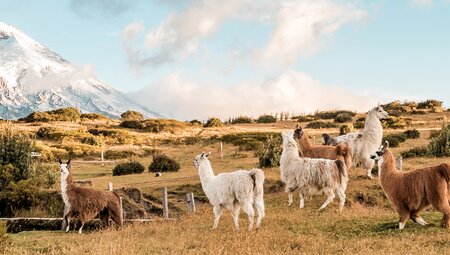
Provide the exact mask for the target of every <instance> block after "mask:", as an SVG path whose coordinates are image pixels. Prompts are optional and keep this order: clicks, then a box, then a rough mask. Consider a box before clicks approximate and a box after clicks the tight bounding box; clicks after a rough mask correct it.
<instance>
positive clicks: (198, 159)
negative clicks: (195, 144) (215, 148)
mask: <svg viewBox="0 0 450 255" xmlns="http://www.w3.org/2000/svg"><path fill="white" fill-rule="evenodd" d="M210 155H211V152H208V153H205V152H202V153H201V154H199V155H197V156H196V157H195V159H194V162H193V163H194V166H195V167H197V168H198V167H199V166H200V163H201V162H202V161H203V160H208V157H209V156H210Z"/></svg>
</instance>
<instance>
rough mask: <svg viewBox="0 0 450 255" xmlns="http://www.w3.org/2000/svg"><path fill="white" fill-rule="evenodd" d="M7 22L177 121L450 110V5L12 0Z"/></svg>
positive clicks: (4, 4)
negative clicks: (420, 106) (396, 105)
mask: <svg viewBox="0 0 450 255" xmlns="http://www.w3.org/2000/svg"><path fill="white" fill-rule="evenodd" d="M0 13H2V15H1V21H2V22H5V23H8V24H10V25H13V26H15V27H17V28H19V29H20V30H22V31H23V32H25V33H26V34H28V35H29V36H30V37H32V38H34V39H36V40H37V41H39V42H41V43H42V44H44V45H46V46H47V47H49V48H50V49H52V50H53V51H55V52H57V53H58V54H60V55H61V56H63V57H64V58H66V59H67V60H69V61H70V62H72V63H74V64H75V65H77V66H79V67H83V66H85V65H91V66H92V67H93V68H94V71H95V73H96V76H97V77H98V78H99V79H101V80H104V81H106V82H108V83H109V84H111V85H112V86H114V87H116V88H118V89H119V90H122V91H124V92H128V93H130V95H132V96H133V98H135V99H136V100H137V101H139V102H140V103H142V104H145V105H146V106H148V107H149V108H151V109H154V110H157V111H160V112H162V113H165V114H168V115H169V116H173V117H176V118H185V119H187V118H193V117H199V118H204V117H206V116H210V115H214V114H215V115H219V116H222V117H226V116H232V115H236V114H239V113H244V114H249V115H256V114H259V113H264V112H276V111H291V112H308V111H314V110H317V109H325V108H353V109H356V110H366V109H367V108H369V107H371V105H373V104H376V103H377V102H385V101H388V100H393V99H401V100H404V99H417V100H421V99H427V98H437V99H440V100H443V101H445V104H446V105H447V106H448V105H449V104H448V103H449V102H450V93H449V88H450V75H449V72H448V67H449V66H450V33H449V32H448V25H449V24H450V15H449V14H450V1H447V0H435V1H430V0H414V1H406V0H405V1H344V0H336V1H334V0H317V1H310V0H290V1H275V0H258V1H253V0H241V1H234V0H230V1H229V4H227V5H226V6H224V5H223V4H222V2H221V1H217V0H211V1H206V2H203V1H195V0H192V1H190V0H185V1H181V0H180V1H178V0H170V1H162V0H154V1H144V0H131V1H120V0H92V1H89V0H61V1H51V0H42V1H37V0H36V1H12V0H11V1H9V0H1V4H0ZM252 96H253V97H254V98H253V97H252ZM250 100H251V101H255V102H254V103H252V104H251V106H249V101H250ZM256 101H262V102H256ZM325 101H327V102H325ZM328 101H330V102H328Z"/></svg>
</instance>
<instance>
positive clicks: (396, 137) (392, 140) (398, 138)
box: [383, 133, 407, 148]
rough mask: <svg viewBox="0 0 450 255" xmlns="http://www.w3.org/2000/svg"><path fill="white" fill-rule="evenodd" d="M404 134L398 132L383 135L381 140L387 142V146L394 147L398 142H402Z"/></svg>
mask: <svg viewBox="0 0 450 255" xmlns="http://www.w3.org/2000/svg"><path fill="white" fill-rule="evenodd" d="M406 138H407V137H406V135H405V134H404V133H398V134H389V135H387V136H385V137H383V141H388V142H389V147H392V148H395V147H398V146H399V145H400V143H403V142H404V141H406Z"/></svg>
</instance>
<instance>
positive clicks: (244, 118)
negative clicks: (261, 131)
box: [231, 116, 253, 124]
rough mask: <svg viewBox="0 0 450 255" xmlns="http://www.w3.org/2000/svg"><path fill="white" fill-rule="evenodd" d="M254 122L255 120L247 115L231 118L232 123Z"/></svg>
mask: <svg viewBox="0 0 450 255" xmlns="http://www.w3.org/2000/svg"><path fill="white" fill-rule="evenodd" d="M252 122H253V120H252V118H250V117H247V116H239V117H237V118H233V119H232V120H231V124H248V123H252Z"/></svg>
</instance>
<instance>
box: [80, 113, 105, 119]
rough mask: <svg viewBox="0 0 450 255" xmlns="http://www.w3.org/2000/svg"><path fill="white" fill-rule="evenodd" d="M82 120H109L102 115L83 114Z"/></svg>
mask: <svg viewBox="0 0 450 255" xmlns="http://www.w3.org/2000/svg"><path fill="white" fill-rule="evenodd" d="M80 118H81V119H82V120H107V119H109V118H108V117H106V116H105V115H103V114H100V113H83V114H81V115H80Z"/></svg>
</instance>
